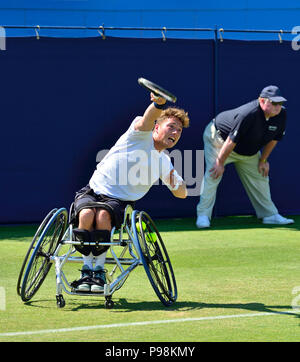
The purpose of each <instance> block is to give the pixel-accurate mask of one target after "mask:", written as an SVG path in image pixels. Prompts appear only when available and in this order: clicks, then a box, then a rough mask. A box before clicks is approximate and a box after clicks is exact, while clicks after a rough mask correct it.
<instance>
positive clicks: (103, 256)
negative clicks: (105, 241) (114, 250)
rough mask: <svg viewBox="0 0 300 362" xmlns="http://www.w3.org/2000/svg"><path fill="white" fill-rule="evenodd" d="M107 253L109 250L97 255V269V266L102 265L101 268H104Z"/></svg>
mask: <svg viewBox="0 0 300 362" xmlns="http://www.w3.org/2000/svg"><path fill="white" fill-rule="evenodd" d="M106 254H107V250H106V251H105V252H104V253H102V254H100V255H98V256H96V257H95V259H96V260H95V269H96V267H97V266H101V268H102V269H104V263H105V259H106Z"/></svg>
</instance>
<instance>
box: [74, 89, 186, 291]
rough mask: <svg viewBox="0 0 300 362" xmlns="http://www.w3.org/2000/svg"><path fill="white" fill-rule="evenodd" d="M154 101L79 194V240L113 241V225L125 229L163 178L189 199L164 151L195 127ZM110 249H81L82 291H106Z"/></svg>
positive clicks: (160, 99) (176, 193) (159, 99)
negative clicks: (127, 217)
mask: <svg viewBox="0 0 300 362" xmlns="http://www.w3.org/2000/svg"><path fill="white" fill-rule="evenodd" d="M151 101H152V103H151V104H150V105H149V106H148V108H147V109H146V111H145V113H144V115H143V116H142V117H140V116H139V117H136V118H135V119H134V120H133V122H132V123H131V125H130V127H129V129H128V130H127V132H125V133H124V134H123V135H122V136H121V137H120V138H119V140H118V141H117V142H116V144H115V145H114V146H113V147H112V148H111V149H110V151H109V152H108V153H107V155H106V156H105V157H104V158H103V159H102V161H101V162H100V163H99V164H98V165H97V168H96V170H95V171H94V173H93V175H92V177H91V178H90V180H89V183H88V185H87V186H85V187H84V188H82V189H81V190H79V191H78V192H77V193H76V195H75V201H74V212H75V217H76V220H77V223H76V226H77V227H76V228H75V229H73V232H74V235H75V238H76V239H77V240H79V241H83V242H96V245H97V242H101V243H103V242H109V241H110V234H111V230H112V227H113V226H116V228H118V227H119V226H120V225H121V222H122V220H123V214H124V210H125V207H126V205H128V204H132V205H133V204H134V202H135V201H136V200H139V199H141V198H142V197H143V196H144V195H145V194H146V193H147V192H148V191H149V189H150V188H151V186H152V185H153V184H154V183H155V182H156V181H157V180H158V179H159V178H160V179H161V180H162V182H163V183H164V184H165V185H166V186H167V187H168V188H169V189H170V191H171V192H172V193H173V195H174V196H175V197H178V198H186V196H187V189H186V184H185V182H184V180H183V179H182V177H181V176H180V175H179V174H178V173H177V172H176V170H175V169H174V167H173V165H172V163H171V160H170V158H169V157H168V156H167V155H166V154H165V153H164V152H163V151H164V150H165V149H168V148H172V147H174V146H175V145H176V144H177V142H178V141H179V139H180V137H181V134H182V130H183V128H187V127H189V117H188V114H187V113H186V112H185V111H184V110H183V109H179V108H175V107H167V104H166V100H165V98H163V97H160V96H156V95H154V94H153V93H151ZM137 174H139V177H137ZM108 248H109V246H104V245H101V246H81V245H76V249H77V250H78V251H79V252H80V253H81V254H82V257H83V267H82V270H81V276H80V279H79V280H78V281H77V285H78V286H77V291H78V292H92V293H94V292H95V293H99V292H102V291H103V290H104V284H106V276H105V269H104V264H105V259H106V253H107V250H108Z"/></svg>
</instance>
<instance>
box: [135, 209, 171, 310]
mask: <svg viewBox="0 0 300 362" xmlns="http://www.w3.org/2000/svg"><path fill="white" fill-rule="evenodd" d="M133 214H134V215H133V218H134V222H132V225H133V227H134V229H135V230H134V234H136V239H137V248H138V251H139V254H140V257H141V260H142V263H143V266H144V269H145V271H146V274H147V276H148V279H149V281H150V283H151V285H152V288H153V290H154V292H155V293H156V295H157V296H158V298H159V300H160V301H161V302H162V303H163V305H165V306H166V307H169V306H171V305H172V304H173V303H174V302H175V301H176V300H177V285H176V279H175V275H174V271H173V267H172V264H171V260H170V258H169V255H168V253H167V250H166V247H165V244H164V242H163V240H162V237H161V235H160V233H159V231H158V229H157V227H156V225H155V223H154V221H153V220H152V219H151V217H150V216H149V215H148V214H147V213H146V212H145V211H140V212H139V213H135V212H134V213H133ZM136 223H138V225H139V230H137V227H136ZM143 223H144V224H143ZM144 225H146V229H147V230H144ZM149 233H152V234H151V235H154V234H155V235H156V240H155V242H153V241H149V240H150V238H149Z"/></svg>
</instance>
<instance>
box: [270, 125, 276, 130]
mask: <svg viewBox="0 0 300 362" xmlns="http://www.w3.org/2000/svg"><path fill="white" fill-rule="evenodd" d="M276 130H277V126H269V131H276Z"/></svg>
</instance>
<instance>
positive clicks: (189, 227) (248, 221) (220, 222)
mask: <svg viewBox="0 0 300 362" xmlns="http://www.w3.org/2000/svg"><path fill="white" fill-rule="evenodd" d="M290 218H292V219H294V220H295V223H294V224H290V225H265V224H263V223H262V222H261V220H258V219H257V218H256V217H255V216H226V217H220V218H214V219H212V221H211V228H209V229H197V227H196V225H195V222H196V218H182V219H172V220H167V219H158V220H155V223H156V225H157V227H158V230H159V231H160V232H164V231H168V232H169V231H199V232H202V231H209V230H212V231H215V230H237V229H239V230H241V229H275V228H276V229H278V230H280V229H285V230H291V231H299V230H300V216H299V215H297V216H290Z"/></svg>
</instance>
